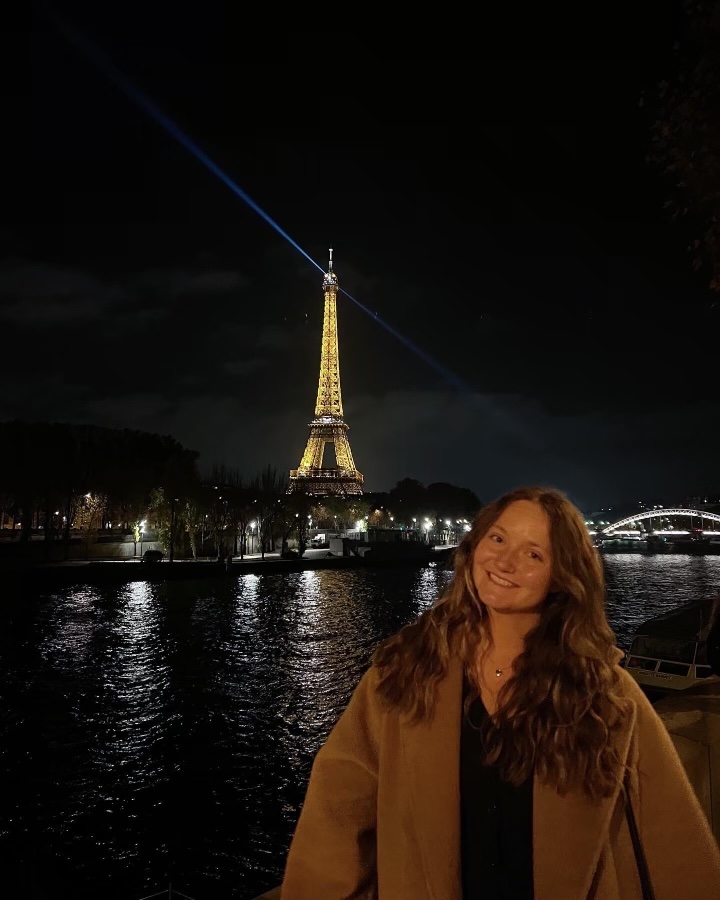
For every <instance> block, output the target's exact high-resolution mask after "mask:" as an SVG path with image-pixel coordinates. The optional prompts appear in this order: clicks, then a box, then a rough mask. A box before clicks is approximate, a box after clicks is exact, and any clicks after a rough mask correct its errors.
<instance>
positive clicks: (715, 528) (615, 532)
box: [593, 508, 720, 537]
mask: <svg viewBox="0 0 720 900" xmlns="http://www.w3.org/2000/svg"><path fill="white" fill-rule="evenodd" d="M678 517H682V518H689V519H690V527H689V528H687V529H685V530H677V529H673V528H667V527H666V528H653V527H652V526H651V527H650V528H646V527H642V528H639V527H638V525H639V523H640V522H643V523H644V522H645V521H648V524H649V525H650V524H651V523H650V521H649V520H652V519H674V518H678ZM698 519H699V520H700V522H699V527H698V526H693V520H696V521H697V520H698ZM704 523H708V524H711V525H712V527H711V528H706V527H704ZM691 531H692V532H696V533H697V532H699V531H702V534H703V535H704V536H711V535H715V536H716V537H720V515H719V514H718V513H711V512H707V510H704V509H666V508H661V509H650V510H647V511H646V512H641V513H636V514H635V515H633V516H627V517H626V518H624V519H618V521H617V522H613V523H612V524H611V525H606V526H605V527H604V528H601V529H600V530H599V531H595V532H593V533H594V534H596V535H597V536H598V537H623V536H625V535H628V536H630V535H632V536H637V535H639V534H665V535H668V536H672V535H683V534H689V533H690V532H691Z"/></svg>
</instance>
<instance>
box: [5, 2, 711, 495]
mask: <svg viewBox="0 0 720 900" xmlns="http://www.w3.org/2000/svg"><path fill="white" fill-rule="evenodd" d="M148 6H150V4H145V7H142V6H140V5H134V4H133V3H130V4H129V5H128V4H123V5H122V6H120V7H117V6H114V7H107V6H106V5H102V4H95V7H96V8H94V7H93V6H90V5H89V4H86V5H82V4H74V5H68V4H65V5H64V6H63V5H61V6H59V7H58V6H56V7H55V8H56V9H58V8H60V9H62V10H63V15H65V16H66V17H67V20H68V21H70V22H72V24H73V26H74V27H76V28H78V29H79V30H80V31H82V32H83V33H84V34H85V35H87V36H88V37H89V38H90V39H91V41H92V42H93V43H94V45H95V46H96V47H98V48H101V49H102V51H104V52H106V53H107V54H109V56H110V57H111V58H112V60H113V61H114V63H115V64H116V65H117V66H118V67H119V69H120V70H121V71H122V72H123V73H124V74H125V75H126V76H127V77H128V78H129V79H130V80H131V81H132V82H133V83H134V84H135V85H136V86H137V87H138V88H139V89H140V90H142V91H143V92H144V94H145V95H147V96H148V97H150V98H152V101H153V102H154V103H155V104H157V106H158V107H160V108H161V109H162V110H163V111H164V112H165V113H166V114H167V115H168V116H169V117H170V118H171V119H172V120H173V121H174V122H176V123H177V125H178V126H179V128H181V129H182V130H183V131H184V132H185V133H186V134H187V135H188V136H189V137H190V138H191V139H192V140H193V141H194V142H196V143H197V145H199V147H201V148H202V150H203V151H205V152H206V153H207V154H208V155H209V156H210V157H211V158H212V159H213V160H214V161H215V162H216V163H217V165H218V166H219V167H221V169H223V170H224V171H225V172H226V173H227V175H228V176H229V177H230V178H231V179H233V180H234V181H235V182H236V183H237V184H238V185H239V187H240V188H241V189H242V190H243V191H245V192H247V194H248V195H249V196H250V197H251V198H252V199H253V200H254V201H255V203H257V204H258V206H260V207H261V208H262V209H263V210H264V211H265V212H266V213H267V214H268V215H269V216H271V217H272V218H273V219H274V220H275V221H276V222H277V223H278V224H279V225H280V227H281V228H282V229H283V230H284V231H285V232H287V233H288V234H289V235H290V237H291V238H292V239H293V240H294V241H295V242H296V243H297V244H299V245H300V246H301V247H302V248H303V250H304V251H305V252H306V253H307V254H308V255H309V256H310V257H312V258H313V259H314V260H316V261H317V262H318V263H319V264H320V265H321V266H323V267H324V266H325V265H326V262H327V250H328V247H330V246H332V247H333V248H334V261H335V271H336V273H337V275H338V278H339V282H340V287H341V288H344V289H345V290H347V291H348V292H349V293H350V294H351V295H352V296H353V297H354V298H356V299H357V300H358V301H359V302H360V303H362V304H363V306H365V307H366V308H367V309H368V310H369V311H370V313H371V315H368V314H367V313H366V312H364V311H363V310H361V309H360V308H359V307H358V306H356V305H355V304H354V303H353V302H352V301H351V300H350V299H348V298H347V297H346V296H344V295H343V294H340V295H339V303H338V315H339V333H340V362H341V375H342V388H343V401H344V410H345V420H346V422H347V423H348V424H349V426H350V442H351V446H352V449H353V453H354V456H355V462H356V464H357V466H358V468H359V469H360V471H361V472H363V474H364V475H365V485H366V489H368V490H374V491H381V490H388V489H390V488H391V487H392V486H393V485H394V484H395V483H396V482H397V481H398V480H399V479H401V478H403V477H406V476H407V477H412V478H416V479H418V480H420V481H422V482H423V483H425V484H428V483H430V482H433V481H450V482H452V483H454V484H458V485H461V486H463V487H469V488H471V489H473V490H474V491H475V492H476V493H477V494H478V495H479V496H480V497H481V498H483V499H490V498H491V497H493V496H495V495H497V494H498V493H500V492H501V491H503V490H505V489H507V488H510V487H513V486H516V485H518V484H521V483H529V482H542V483H551V484H554V485H556V486H558V487H560V488H562V489H564V490H566V491H567V492H568V493H569V494H570V496H571V497H572V498H573V499H574V500H575V501H576V502H578V503H579V504H580V505H581V506H582V507H583V508H584V509H585V510H586V511H590V510H592V509H594V508H598V507H600V506H607V505H610V504H616V503H619V502H621V501H624V500H628V499H633V500H635V499H644V500H651V499H652V498H659V497H662V498H667V499H668V500H671V501H673V502H678V501H680V500H681V499H682V498H684V497H687V496H696V495H705V494H717V493H718V492H720V472H719V471H718V466H717V459H718V449H717V448H718V445H719V442H720V427H719V425H718V421H719V417H718V406H719V404H718V399H717V394H718V387H717V386H718V365H717V349H716V347H717V342H718V331H719V327H718V326H719V325H720V307H719V306H718V302H717V301H718V295H717V294H714V293H713V292H711V291H710V290H709V289H708V288H707V287H706V284H707V280H708V279H707V277H705V275H704V274H703V273H699V274H696V273H694V272H692V271H691V268H690V265H689V260H688V255H687V253H686V249H685V248H686V244H687V236H686V234H685V233H684V232H683V230H682V229H681V228H679V227H678V226H676V225H674V224H673V223H671V222H670V220H669V218H668V216H667V214H666V213H665V212H664V211H663V203H664V201H665V199H666V197H667V194H668V185H667V184H666V183H665V182H663V181H662V179H661V178H660V176H659V175H658V174H657V173H656V172H655V171H653V170H652V169H651V168H650V167H649V166H648V164H647V163H646V162H645V157H646V154H647V152H648V142H649V125H650V119H651V116H652V103H648V102H647V100H646V102H645V104H644V105H641V104H640V97H641V96H642V94H643V91H644V90H647V89H652V88H654V86H655V85H656V84H657V82H658V81H659V80H660V79H661V78H662V77H664V75H665V74H666V71H667V70H668V68H669V66H670V64H671V63H670V57H671V46H672V42H673V40H674V39H676V37H677V34H676V28H677V24H676V22H675V20H671V18H670V17H669V16H668V17H666V18H662V16H660V17H659V18H658V19H657V21H656V22H655V25H654V27H653V28H650V29H648V30H647V34H646V41H645V45H644V46H643V47H642V48H641V49H642V52H640V51H638V53H637V54H636V58H633V59H628V58H624V61H617V60H615V61H607V60H606V61H598V60H597V59H594V60H588V61H585V62H581V61H579V60H578V59H576V60H573V61H571V62H568V61H555V62H548V61H537V60H536V61H532V60H530V61H528V60H525V61H515V60H488V59H487V58H486V57H485V56H484V54H483V53H481V52H478V54H477V57H476V58H473V59H472V60H471V59H469V58H468V57H467V56H465V55H464V54H459V55H457V56H456V57H454V58H453V57H449V58H451V59H452V61H451V62H442V61H441V60H442V55H440V56H438V55H427V54H423V53H422V52H421V50H422V48H415V50H416V52H415V55H414V56H413V52H412V51H413V48H412V47H410V48H406V51H407V52H406V54H405V56H404V58H402V59H399V58H397V56H398V55H397V53H395V55H393V54H392V53H391V50H392V49H393V44H392V42H391V40H390V38H389V37H388V39H387V44H386V45H385V46H381V45H380V44H379V43H378V44H376V45H374V46H373V48H372V52H369V50H368V46H367V44H366V43H365V41H366V40H367V35H365V36H355V37H353V36H350V35H347V34H344V35H333V34H330V33H325V32H313V33H311V32H304V33H290V32H285V33H280V34H274V35H273V37H272V41H271V42H269V43H268V44H267V45H262V46H259V45H260V44H262V35H261V34H259V33H257V32H255V31H254V30H253V29H251V28H247V29H245V30H240V31H241V33H240V31H234V30H233V29H237V28H238V25H237V23H235V24H231V23H229V22H228V21H226V20H225V19H223V17H222V16H213V15H210V14H209V13H208V14H207V15H206V16H204V17H203V16H199V15H198V13H197V11H194V12H193V11H189V12H183V11H182V10H181V9H180V7H177V6H175V7H173V16H172V18H170V17H169V16H167V15H164V16H161V15H160V14H159V13H154V12H153V11H152V10H148V9H147V7H148ZM100 7H102V8H100ZM210 7H212V4H210ZM236 36H237V37H236ZM374 39H376V40H378V41H379V40H380V39H379V38H377V36H375V38H374ZM31 113H32V132H31V136H32V147H31V153H30V154H29V162H30V163H31V164H30V165H27V166H26V167H25V169H24V174H23V175H21V176H20V180H21V185H22V186H24V191H23V203H22V205H21V206H19V207H18V208H17V209H15V208H6V213H5V219H6V224H5V225H4V226H3V228H2V245H1V246H2V261H1V263H0V313H1V314H2V319H3V323H2V324H3V335H4V341H3V349H4V365H3V370H4V386H5V390H4V391H3V393H2V397H1V399H0V419H11V418H16V417H20V418H23V419H26V420H30V421H38V420H54V421H73V422H91V423H97V424H101V425H107V426H113V427H129V428H136V429H141V430H146V431H153V432H159V433H163V434H165V433H167V434H172V435H173V436H174V437H175V438H177V439H178V440H179V441H180V442H181V443H183V444H184V445H185V446H187V447H190V448H193V449H195V450H198V451H199V452H200V454H201V456H200V466H201V469H202V470H203V471H207V470H209V467H210V466H211V464H212V463H214V462H218V463H224V464H226V465H228V466H232V467H234V468H237V469H238V470H239V471H240V472H241V473H242V474H243V475H244V476H245V477H247V478H251V477H252V476H253V475H255V474H256V473H257V472H258V471H259V470H260V469H261V468H262V467H263V466H265V465H266V464H268V463H270V464H272V465H274V466H276V467H277V468H278V469H281V470H288V469H290V468H294V467H295V466H297V464H298V463H299V461H300V455H301V453H302V450H303V448H304V445H305V441H306V439H307V434H308V428H307V423H308V422H309V421H310V419H311V418H312V415H313V412H314V403H315V394H316V389H317V376H318V369H319V357H320V336H321V328H322V312H323V294H322V273H321V272H320V271H319V270H318V269H317V268H315V267H314V266H313V265H312V264H311V263H310V262H309V261H308V260H307V259H306V258H305V257H304V256H303V255H302V254H301V253H300V252H298V250H297V249H296V248H295V247H293V246H292V245H291V244H290V243H289V242H288V241H286V240H285V238H283V237H282V236H281V235H280V234H278V233H277V231H275V230H274V229H273V228H272V227H271V225H269V224H268V223H267V222H266V221H265V220H264V219H263V218H262V217H261V216H260V215H259V214H258V213H257V212H256V211H255V210H253V209H252V208H251V207H250V206H249V205H248V204H246V203H245V202H244V201H243V200H242V199H240V198H239V197H237V196H236V195H235V194H234V193H233V192H232V191H231V190H230V189H229V188H228V187H227V186H226V185H225V184H223V183H222V182H221V181H220V180H219V179H218V178H217V177H216V176H215V175H213V174H211V173H210V172H209V171H208V170H207V168H205V167H204V166H203V165H202V164H201V163H200V162H199V161H198V160H197V159H196V158H195V157H194V156H192V154H191V153H189V152H188V150H187V149H185V148H184V147H183V146H181V144H180V143H179V142H178V141H177V140H175V139H174V138H173V137H171V136H170V135H169V134H168V133H167V132H166V131H164V130H163V128H162V127H161V126H160V125H159V124H158V123H157V122H156V121H154V120H153V119H152V118H151V117H149V116H148V115H147V114H146V113H145V112H143V111H142V110H141V109H140V108H139V107H138V106H137V105H136V104H135V103H134V102H133V101H132V100H131V99H129V98H128V96H127V95H126V94H125V93H123V91H122V90H121V89H120V88H119V87H118V86H117V85H116V84H114V83H113V81H112V80H111V79H109V78H108V77H107V76H106V74H104V73H103V72H102V71H101V70H100V69H99V68H98V67H97V65H96V64H94V63H93V62H91V61H90V60H89V59H88V58H87V57H86V56H85V55H83V53H82V52H81V51H80V50H79V49H78V47H77V46H76V45H74V44H73V42H72V41H71V40H69V39H68V38H67V36H63V35H62V34H61V33H59V31H58V30H57V29H56V28H55V27H54V26H53V25H52V24H50V23H49V22H48V20H47V19H45V18H43V17H41V16H39V15H38V16H36V19H35V22H34V31H33V45H32V102H31ZM26 162H28V160H26ZM30 172H32V177H30V175H29V173H30ZM382 323H386V324H387V325H389V326H390V327H391V328H392V329H393V330H395V331H396V332H398V333H400V334H401V335H402V337H403V338H404V340H405V342H406V343H403V342H402V341H400V340H398V338H397V337H395V336H394V335H393V334H392V333H391V332H389V331H387V330H386V329H385V328H383V324H382ZM412 347H416V348H417V352H415V351H414V350H413V349H412ZM448 373H450V374H448Z"/></svg>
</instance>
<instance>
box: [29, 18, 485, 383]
mask: <svg viewBox="0 0 720 900" xmlns="http://www.w3.org/2000/svg"><path fill="white" fill-rule="evenodd" d="M40 8H41V9H42V10H43V12H44V14H45V15H46V16H47V18H48V19H49V20H50V21H51V22H52V24H53V25H54V26H55V28H56V29H57V30H58V31H59V32H60V34H62V35H63V37H65V38H66V39H67V40H68V41H69V42H70V43H71V44H72V45H73V46H74V47H75V48H76V49H77V50H79V51H80V53H81V54H82V55H83V56H84V57H85V58H86V59H88V60H89V61H90V62H91V63H92V64H93V65H95V66H97V68H98V69H100V71H101V72H102V73H103V74H104V75H106V76H107V77H108V78H109V79H110V81H112V83H113V84H115V85H116V86H117V87H118V88H120V90H121V91H122V92H123V94H125V96H126V97H128V98H129V99H130V100H132V101H133V103H135V104H136V105H137V106H138V107H139V108H140V109H141V110H143V112H145V113H146V114H147V115H148V116H150V118H151V119H153V120H154V121H155V122H157V124H158V125H160V127H161V128H163V129H164V130H165V131H166V132H167V133H168V134H169V135H171V136H172V137H174V138H175V140H176V141H178V142H179V143H180V144H181V145H182V146H183V147H184V148H185V149H186V150H188V151H189V152H190V153H192V155H193V156H194V157H195V158H196V159H197V160H199V161H200V162H201V163H202V164H203V165H204V166H205V168H206V169H208V170H209V171H210V172H212V173H213V175H215V176H216V177H217V178H219V179H220V181H222V182H223V184H225V185H226V186H227V187H229V188H230V190H231V191H232V192H233V193H234V194H235V195H236V196H238V197H239V198H240V199H241V200H243V201H244V202H245V203H247V205H248V206H249V207H250V208H251V209H252V210H254V211H255V212H256V213H257V214H258V215H259V216H260V217H261V218H263V219H264V220H265V221H266V222H267V223H268V225H270V226H272V227H273V228H274V229H275V231H277V233H278V234H279V235H281V236H282V237H284V238H285V240H286V241H287V242H288V243H289V244H291V245H292V246H293V247H294V248H295V249H296V250H297V251H298V253H302V255H303V256H304V257H305V259H307V260H308V262H310V263H312V265H314V266H315V268H316V269H318V270H319V271H320V272H322V273H323V275H324V274H325V269H323V267H322V266H321V265H319V264H318V263H317V262H315V260H314V259H313V258H312V257H311V256H310V255H309V254H308V253H306V252H305V251H304V250H303V248H302V247H301V246H300V245H299V244H298V243H297V242H296V241H294V240H293V239H292V238H291V237H290V235H289V234H288V233H287V232H286V231H284V230H283V229H282V228H281V227H280V225H278V223H277V222H276V221H275V220H274V219H273V218H272V216H269V215H268V214H267V213H266V212H265V210H264V209H262V207H260V206H259V205H258V204H257V203H256V202H255V201H254V200H253V199H252V197H251V196H250V195H249V194H247V193H246V192H245V191H244V190H243V189H242V188H241V187H240V185H238V184H236V183H235V181H233V179H232V178H231V177H230V176H229V175H227V174H226V173H225V172H223V170H222V169H221V168H220V166H218V164H217V163H216V162H214V161H213V160H212V159H211V158H210V157H209V156H208V155H207V153H205V152H204V151H203V150H202V149H201V148H200V147H198V145H197V144H196V143H195V142H194V141H193V140H192V139H191V138H190V137H188V135H186V134H185V132H184V131H183V130H182V129H181V128H180V127H179V126H178V125H177V124H176V123H175V122H173V120H172V119H171V118H170V117H169V116H168V115H166V114H165V113H164V112H163V111H162V110H161V109H160V108H159V107H158V106H157V105H156V104H155V103H154V102H153V101H152V100H151V99H150V98H149V97H148V96H147V95H146V94H144V93H143V92H142V91H141V90H140V89H139V88H137V87H136V86H135V85H134V84H133V83H132V82H131V81H130V79H129V78H128V77H127V76H126V75H125V74H123V72H121V71H120V69H118V67H117V66H116V65H115V63H114V62H113V61H112V60H111V59H110V57H109V56H108V55H107V54H106V53H105V52H104V51H103V50H101V49H100V48H99V47H98V46H97V45H95V44H94V43H93V42H92V41H91V40H90V39H89V38H88V37H86V36H85V35H83V34H81V33H80V32H79V31H78V30H77V29H76V28H74V27H73V26H72V25H70V24H69V23H68V22H66V21H65V20H64V19H62V18H61V17H60V15H59V14H58V13H57V12H56V11H55V10H54V9H52V8H51V7H50V6H48V4H46V3H41V4H40ZM340 292H341V293H343V294H345V296H346V297H348V298H349V299H350V300H352V302H353V303H355V304H356V306H358V307H359V308H360V309H361V310H362V311H363V312H364V313H366V314H367V315H368V316H370V318H371V319H373V320H374V321H376V322H377V323H378V324H379V325H380V326H382V328H384V329H385V330H386V331H387V332H388V333H389V334H391V335H392V336H393V337H394V338H396V339H397V340H398V341H400V343H401V344H403V345H404V346H405V347H407V348H408V349H409V350H411V351H412V352H413V353H414V354H416V355H417V356H419V357H420V359H422V360H423V361H424V362H425V363H427V365H429V366H430V367H431V368H432V369H434V370H435V371H436V372H437V373H438V375H440V376H441V377H442V378H443V379H444V380H445V381H447V382H448V383H449V384H450V385H451V386H452V387H454V388H455V389H456V390H458V391H461V392H463V393H467V394H469V395H470V396H472V395H473V391H472V390H471V388H470V387H469V385H467V384H466V383H465V382H464V381H462V379H461V378H459V377H458V376H457V375H455V374H454V373H453V372H451V371H450V369H447V368H446V367H445V366H443V365H442V364H441V363H439V362H438V361H437V360H435V359H433V357H432V356H430V355H429V354H428V353H426V352H425V351H424V350H422V349H421V348H420V347H418V346H417V345H416V344H414V343H413V342H412V341H410V340H409V339H408V338H406V337H405V336H404V335H402V334H401V333H400V332H399V331H397V330H396V329H395V328H393V327H392V326H391V325H388V323H387V322H385V321H383V320H382V319H381V318H380V317H379V316H378V315H377V313H373V312H372V311H371V310H369V309H368V308H367V307H366V306H364V305H363V304H362V303H360V301H359V300H356V299H355V297H353V296H352V295H351V294H349V293H348V292H347V291H345V290H343V289H342V288H340Z"/></svg>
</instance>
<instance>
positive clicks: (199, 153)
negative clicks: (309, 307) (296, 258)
mask: <svg viewBox="0 0 720 900" xmlns="http://www.w3.org/2000/svg"><path fill="white" fill-rule="evenodd" d="M41 8H42V9H43V11H44V12H45V13H46V15H47V16H48V18H49V19H50V20H51V21H52V23H53V25H54V26H55V27H56V28H57V30H58V31H59V32H60V33H61V34H62V35H63V37H65V38H67V39H68V41H70V43H71V44H73V46H75V47H76V48H77V49H78V50H79V51H80V52H81V53H82V54H83V56H85V57H86V58H87V59H88V60H89V61H90V62H91V63H93V64H94V65H95V66H97V67H98V69H100V71H101V72H103V74H104V75H107V77H108V78H109V79H110V81H112V82H113V84H115V85H116V86H117V87H119V88H120V90H121V91H122V92H123V93H124V94H125V95H126V96H127V97H129V98H130V99H131V100H132V101H133V103H135V104H137V106H139V107H140V109H142V110H143V112H145V113H147V115H149V116H150V118H151V119H154V120H155V122H157V123H158V125H160V126H161V128H164V129H165V131H167V133H168V134H170V135H172V137H174V138H175V140H176V141H179V143H180V144H182V146H183V147H185V149H186V150H189V151H190V153H192V155H193V156H194V157H195V158H196V159H198V160H200V162H201V163H202V164H203V165H204V166H205V168H207V169H209V170H210V171H211V172H212V173H213V175H215V176H216V177H217V178H219V179H220V181H222V182H223V184H225V185H227V187H229V188H230V190H231V191H232V192H233V193H234V194H236V195H237V196H238V197H239V198H240V199H241V200H243V201H244V202H245V203H247V205H248V206H249V207H250V208H251V209H253V210H254V211H255V212H256V213H257V214H258V215H259V216H261V217H262V218H263V219H265V221H266V222H267V223H268V225H271V226H272V227H273V228H274V229H275V231H277V233H278V234H280V235H282V237H284V238H285V240H286V241H288V242H289V243H290V244H292V246H293V247H294V248H295V249H296V250H297V251H298V252H299V253H302V255H303V256H304V257H305V259H307V260H308V262H311V263H312V264H313V265H314V266H315V267H316V268H317V269H319V270H320V271H321V272H322V273H323V274H325V270H324V269H323V267H322V266H320V265H318V263H316V262H315V260H314V259H313V258H312V257H311V256H308V254H307V253H306V252H305V251H304V250H303V248H302V247H301V246H300V245H299V244H297V243H295V241H294V240H293V239H292V238H291V237H290V235H289V234H288V233H287V232H286V231H283V229H282V228H281V227H280V226H279V225H278V223H277V222H276V221H275V220H274V219H273V218H272V216H269V215H268V214H267V213H266V212H265V210H264V209H262V208H261V207H260V206H258V204H257V203H256V202H255V201H254V200H253V198H252V197H251V196H250V195H249V194H247V193H246V192H245V191H244V190H243V189H242V188H241V187H240V186H239V185H238V184H236V183H235V182H234V181H233V180H232V178H230V176H229V175H227V174H226V173H225V172H223V170H222V169H221V168H220V166H219V165H218V164H217V163H216V162H214V161H213V160H212V159H211V158H210V157H209V156H208V155H207V153H205V152H204V151H203V150H201V149H200V147H198V145H197V144H196V143H195V141H193V140H192V139H191V138H189V137H188V136H187V135H186V134H185V132H184V131H183V130H182V129H181V128H180V127H179V126H178V125H176V124H175V122H173V120H172V119H171V118H170V117H169V116H168V115H166V114H165V113H164V112H163V111H162V110H161V109H160V108H159V107H158V106H157V105H156V104H155V103H153V101H152V100H151V99H150V98H149V97H147V96H146V95H145V94H144V93H143V92H142V91H141V90H139V88H137V87H135V85H134V84H133V83H132V82H131V81H130V79H129V78H128V77H127V76H126V75H124V74H123V73H122V72H121V71H120V69H118V67H117V66H116V65H115V63H114V62H113V61H112V60H111V59H110V57H109V56H108V55H107V54H106V53H104V52H103V51H102V50H101V49H100V48H99V47H97V46H96V45H95V44H93V43H92V41H90V39H89V38H87V37H85V35H83V34H81V33H80V32H79V31H78V30H77V29H76V28H74V27H72V26H71V25H69V24H68V23H67V22H66V21H64V20H63V19H61V18H60V16H59V15H58V14H57V13H56V12H55V10H53V9H51V8H50V7H49V6H47V4H44V3H43V4H41Z"/></svg>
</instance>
